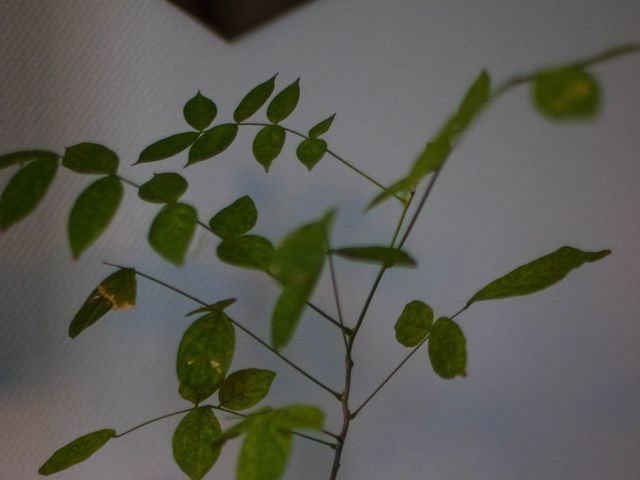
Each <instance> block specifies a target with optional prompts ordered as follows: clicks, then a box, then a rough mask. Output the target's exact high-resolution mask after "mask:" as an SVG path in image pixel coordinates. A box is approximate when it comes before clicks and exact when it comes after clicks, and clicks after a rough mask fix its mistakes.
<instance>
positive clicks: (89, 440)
mask: <svg viewBox="0 0 640 480" xmlns="http://www.w3.org/2000/svg"><path fill="white" fill-rule="evenodd" d="M115 434H116V431H115V430H113V429H110V428H105V429H103V430H98V431H97V432H93V433H88V434H87V435H83V436H82V437H79V438H76V439H75V440H74V441H73V442H71V443H68V444H67V445H65V446H64V447H62V448H60V449H58V450H56V452H55V453H54V454H53V455H51V457H50V458H49V460H47V461H46V462H45V463H44V465H42V466H41V467H40V468H39V469H38V473H39V474H40V475H51V474H54V473H57V472H60V471H62V470H66V469H67V468H69V467H72V466H73V465H75V464H77V463H80V462H83V461H85V460H86V459H87V458H89V457H90V456H91V455H93V454H94V453H96V452H97V451H98V450H100V448H102V447H103V446H104V444H105V443H107V442H108V441H109V440H110V439H111V438H113V437H114V436H115Z"/></svg>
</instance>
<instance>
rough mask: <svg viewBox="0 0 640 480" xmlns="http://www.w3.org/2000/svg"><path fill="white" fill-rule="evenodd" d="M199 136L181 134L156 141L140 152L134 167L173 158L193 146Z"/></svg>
mask: <svg viewBox="0 0 640 480" xmlns="http://www.w3.org/2000/svg"><path fill="white" fill-rule="evenodd" d="M199 135H200V134H199V133H198V132H183V133H177V134H175V135H171V136H170V137H167V138H163V139H162V140H158V141H157V142H155V143H152V144H151V145H149V146H148V147H147V148H145V149H144V150H143V151H142V153H141V154H140V157H139V158H138V161H137V162H136V165H137V164H138V163H147V162H155V161H157V160H164V159H165V158H169V157H173V156H174V155H177V154H179V153H180V152H182V151H184V150H186V149H187V148H189V147H190V146H191V145H193V143H194V142H195V141H196V140H197V139H198V136H199Z"/></svg>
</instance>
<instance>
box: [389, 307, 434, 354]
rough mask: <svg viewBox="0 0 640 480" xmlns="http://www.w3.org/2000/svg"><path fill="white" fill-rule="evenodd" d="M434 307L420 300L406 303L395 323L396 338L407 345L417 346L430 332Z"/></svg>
mask: <svg viewBox="0 0 640 480" xmlns="http://www.w3.org/2000/svg"><path fill="white" fill-rule="evenodd" d="M432 324H433V309H432V308H431V307H430V306H429V305H427V304H426V303H424V302H421V301H420V300H414V301H412V302H409V303H407V304H406V305H405V307H404V309H403V310H402V313H401V314H400V316H399V317H398V320H397V321H396V325H395V327H394V328H395V331H396V340H398V342H400V343H401V344H402V345H404V346H405V347H415V346H416V345H418V344H419V343H420V342H421V341H422V340H424V338H425V337H426V336H427V335H428V334H429V331H430V330H431V325H432Z"/></svg>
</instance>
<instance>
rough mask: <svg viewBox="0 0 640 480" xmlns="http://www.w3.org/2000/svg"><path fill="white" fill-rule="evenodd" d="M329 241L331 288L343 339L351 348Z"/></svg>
mask: <svg viewBox="0 0 640 480" xmlns="http://www.w3.org/2000/svg"><path fill="white" fill-rule="evenodd" d="M326 242H327V260H328V263H329V272H330V274H331V288H332V289H333V298H334V299H335V302H336V310H337V311H338V321H339V322H340V327H342V340H343V341H344V346H345V348H349V335H347V333H346V332H345V325H344V318H343V316H342V307H341V305H340V293H339V290H338V280H337V278H336V269H335V266H334V265H333V254H332V253H331V245H330V243H329V237H327V239H326Z"/></svg>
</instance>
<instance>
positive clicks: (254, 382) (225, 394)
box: [218, 368, 276, 410]
mask: <svg viewBox="0 0 640 480" xmlns="http://www.w3.org/2000/svg"><path fill="white" fill-rule="evenodd" d="M275 376H276V374H275V372H272V371H271V370H262V369H259V368H247V369H245V370H238V371H237V372H233V373H232V374H231V375H229V376H228V377H227V378H226V379H225V380H224V383H223V384H222V386H221V387H220V392H219V394H218V396H219V398H220V404H221V405H222V406H223V407H226V408H230V409H232V410H245V409H247V408H251V407H253V406H254V405H256V404H257V403H258V402H260V400H262V399H263V398H264V397H266V396H267V394H268V393H269V389H270V388H271V383H272V382H273V379H274V378H275Z"/></svg>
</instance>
